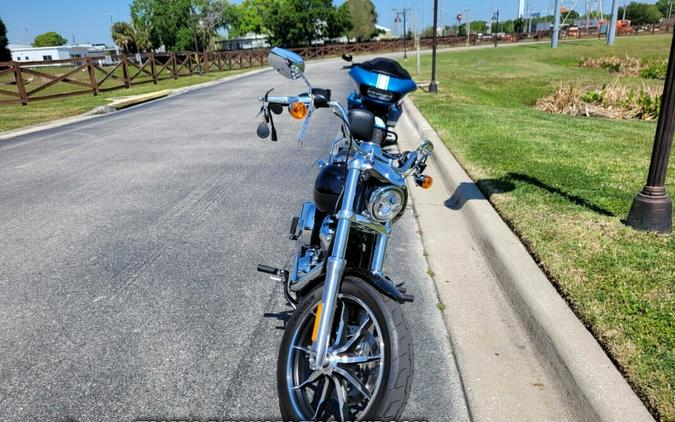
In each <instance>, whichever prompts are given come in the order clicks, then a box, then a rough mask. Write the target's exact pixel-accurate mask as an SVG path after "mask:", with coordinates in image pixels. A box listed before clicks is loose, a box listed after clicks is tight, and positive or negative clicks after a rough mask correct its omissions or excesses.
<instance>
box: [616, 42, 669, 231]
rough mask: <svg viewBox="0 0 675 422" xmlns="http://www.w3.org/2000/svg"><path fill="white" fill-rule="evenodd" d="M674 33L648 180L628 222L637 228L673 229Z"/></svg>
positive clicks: (636, 198)
mask: <svg viewBox="0 0 675 422" xmlns="http://www.w3.org/2000/svg"><path fill="white" fill-rule="evenodd" d="M674 66H675V37H673V41H672V44H671V46H670V59H669V60H668V71H667V73H666V82H665V85H664V87H663V96H662V97H661V112H660V113H659V120H658V123H657V125H656V135H655V136H654V148H653V150H652V160H651V163H650V164H649V174H648V175H647V184H646V185H645V186H644V187H643V188H642V190H641V191H640V192H639V193H638V194H637V195H635V198H634V199H633V205H632V206H631V207H630V211H629V213H628V218H627V219H626V223H627V224H628V225H629V226H632V227H634V228H636V229H638V230H650V231H657V232H661V233H670V232H671V231H672V230H673V202H672V200H671V199H670V197H669V196H668V192H666V172H667V171H668V161H669V159H670V150H671V148H672V146H673V132H675V92H673V90H675V68H674Z"/></svg>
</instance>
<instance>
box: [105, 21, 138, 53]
mask: <svg viewBox="0 0 675 422" xmlns="http://www.w3.org/2000/svg"><path fill="white" fill-rule="evenodd" d="M110 32H111V34H112V39H113V41H114V42H115V44H116V45H117V46H118V47H119V48H120V49H121V50H122V52H123V53H136V52H138V47H137V46H136V35H135V34H134V27H133V26H131V25H130V24H128V23H126V22H115V23H114V24H113V25H112V27H111V28H110Z"/></svg>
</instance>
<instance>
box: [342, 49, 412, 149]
mask: <svg viewBox="0 0 675 422" xmlns="http://www.w3.org/2000/svg"><path fill="white" fill-rule="evenodd" d="M342 59H343V60H345V61H347V62H349V63H351V64H350V65H348V66H345V67H343V69H349V76H350V77H351V78H352V81H353V82H354V87H355V89H354V91H352V92H351V93H350V94H349V97H348V107H349V109H350V110H352V109H366V110H368V111H370V112H372V113H373V114H375V116H377V117H379V118H381V119H382V120H384V121H385V122H386V124H387V126H389V127H394V126H396V123H397V122H398V119H399V118H400V117H401V113H402V112H403V108H402V107H401V102H402V101H403V98H404V97H405V96H406V95H408V94H409V93H411V92H413V91H415V90H416V89H417V84H416V83H415V81H413V80H412V78H411V77H410V74H409V73H408V71H407V70H405V69H404V68H403V67H401V65H400V64H399V63H398V62H397V61H395V60H392V59H388V58H385V57H378V58H375V59H372V60H368V61H365V62H362V63H355V62H354V61H353V58H352V56H351V55H349V54H343V55H342ZM391 143H395V140H393V142H391Z"/></svg>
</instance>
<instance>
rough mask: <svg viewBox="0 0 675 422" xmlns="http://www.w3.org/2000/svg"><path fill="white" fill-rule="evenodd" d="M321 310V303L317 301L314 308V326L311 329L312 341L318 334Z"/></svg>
mask: <svg viewBox="0 0 675 422" xmlns="http://www.w3.org/2000/svg"><path fill="white" fill-rule="evenodd" d="M322 311H323V303H319V306H318V307H317V308H316V318H315V319H314V328H313V329H312V341H316V338H317V336H318V335H319V322H320V321H321V313H322Z"/></svg>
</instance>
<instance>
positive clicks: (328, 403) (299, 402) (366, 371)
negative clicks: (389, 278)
mask: <svg viewBox="0 0 675 422" xmlns="http://www.w3.org/2000/svg"><path fill="white" fill-rule="evenodd" d="M322 287H323V286H318V287H317V288H315V289H314V290H312V291H311V292H310V293H309V294H308V295H307V296H305V297H304V298H303V300H302V301H301V302H300V304H299V305H298V308H297V309H296V311H295V312H294V313H293V315H292V316H291V318H290V319H289V321H288V323H287V325H286V329H285V331H284V336H283V339H282V341H281V348H280V350H279V358H278V361H277V389H278V391H279V406H280V408H281V414H282V416H283V418H284V420H285V421H301V420H313V421H316V420H321V421H353V420H366V419H371V420H372V419H384V420H398V419H399V418H400V417H401V413H402V412H403V408H404V407H405V403H406V401H407V399H408V393H409V392H410V386H411V384H412V376H413V348H412V336H411V335H410V332H409V330H408V324H407V322H406V320H405V318H404V316H403V312H402V309H401V306H400V305H399V304H398V303H397V302H395V301H393V300H392V299H390V298H388V297H386V296H384V295H382V294H381V293H379V292H378V291H377V290H375V289H374V288H373V287H372V286H370V285H369V284H368V283H366V282H365V281H363V280H361V279H358V278H354V277H349V276H348V277H345V278H344V280H343V281H342V286H341V288H340V293H339V295H338V302H337V306H336V310H335V318H334V322H333V329H332V330H331V339H330V342H329V344H330V347H329V349H328V354H329V357H328V359H327V361H328V363H327V365H326V366H325V367H324V368H322V369H321V370H317V371H314V370H312V369H311V368H310V366H309V348H310V346H311V344H312V340H311V337H312V328H313V325H314V319H315V315H316V309H317V306H318V304H319V302H320V301H321V292H322Z"/></svg>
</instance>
